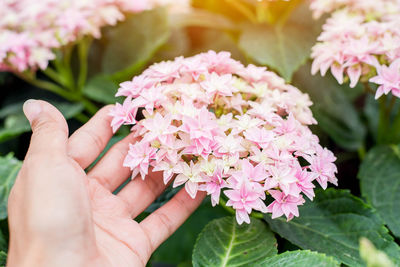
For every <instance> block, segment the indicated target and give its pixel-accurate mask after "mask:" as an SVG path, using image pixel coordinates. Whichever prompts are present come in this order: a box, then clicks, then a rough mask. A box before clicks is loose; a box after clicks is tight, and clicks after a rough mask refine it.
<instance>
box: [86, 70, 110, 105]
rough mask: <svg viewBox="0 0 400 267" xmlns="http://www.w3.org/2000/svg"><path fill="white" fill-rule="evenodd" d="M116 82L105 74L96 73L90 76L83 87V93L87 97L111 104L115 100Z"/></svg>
mask: <svg viewBox="0 0 400 267" xmlns="http://www.w3.org/2000/svg"><path fill="white" fill-rule="evenodd" d="M117 89H118V84H117V83H115V82H113V81H112V80H111V78H110V77H108V76H106V75H97V76H94V77H93V78H91V79H90V80H89V81H88V82H87V83H86V85H85V86H84V87H83V94H84V95H85V96H87V97H88V98H90V99H92V100H95V101H97V102H100V103H103V104H112V103H115V102H116V101H117V99H116V98H115V94H116V93H117Z"/></svg>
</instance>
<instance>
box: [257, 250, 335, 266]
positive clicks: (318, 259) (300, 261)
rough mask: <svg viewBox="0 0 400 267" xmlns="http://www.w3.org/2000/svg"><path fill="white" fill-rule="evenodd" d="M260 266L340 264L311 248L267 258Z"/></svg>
mask: <svg viewBox="0 0 400 267" xmlns="http://www.w3.org/2000/svg"><path fill="white" fill-rule="evenodd" d="M259 266H265V267H267V266H273V267H308V266H310V267H311V266H312V267H335V266H340V265H339V263H338V262H337V261H336V260H335V259H333V258H332V257H328V256H326V255H324V254H320V253H316V252H312V251H309V250H297V251H288V252H285V253H282V254H279V255H276V256H273V257H269V258H266V259H265V260H263V261H262V262H261V263H260V265H259Z"/></svg>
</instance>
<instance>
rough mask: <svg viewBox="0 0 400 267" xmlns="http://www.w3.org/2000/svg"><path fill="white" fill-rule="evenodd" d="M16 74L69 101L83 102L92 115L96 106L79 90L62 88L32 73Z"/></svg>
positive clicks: (95, 110)
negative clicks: (37, 77)
mask: <svg viewBox="0 0 400 267" xmlns="http://www.w3.org/2000/svg"><path fill="white" fill-rule="evenodd" d="M16 75H17V76H18V77H19V78H21V79H22V80H24V81H26V82H28V83H30V84H32V85H34V86H36V87H38V88H42V89H44V90H47V91H50V92H52V93H55V94H57V95H59V96H61V97H63V98H65V99H67V100H69V101H72V102H80V103H82V104H83V106H84V107H85V109H86V110H87V111H88V112H89V114H90V115H94V114H95V113H96V112H97V110H98V108H97V106H96V105H95V104H93V103H92V102H90V101H89V100H87V99H86V98H84V97H83V96H82V95H81V94H80V93H79V92H70V91H66V90H64V89H63V88H62V87H60V86H58V85H57V84H55V83H52V82H48V81H44V80H40V79H36V77H34V76H33V75H26V74H23V73H16Z"/></svg>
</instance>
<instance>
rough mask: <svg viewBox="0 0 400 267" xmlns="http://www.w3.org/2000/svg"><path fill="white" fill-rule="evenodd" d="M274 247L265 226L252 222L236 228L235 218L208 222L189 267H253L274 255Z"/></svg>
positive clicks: (275, 250) (273, 242) (273, 238)
mask: <svg viewBox="0 0 400 267" xmlns="http://www.w3.org/2000/svg"><path fill="white" fill-rule="evenodd" d="M276 247H277V243H276V239H275V237H274V235H273V233H272V232H271V231H270V230H269V229H268V227H267V225H266V224H265V223H264V222H262V221H260V220H256V219H253V220H252V221H251V223H250V224H242V225H238V224H237V223H236V219H235V217H225V218H221V219H216V220H214V221H212V222H210V223H209V224H208V225H207V226H206V227H205V228H204V229H203V231H201V233H200V235H199V237H198V240H197V242H196V245H195V247H194V250H193V266H194V267H197V266H215V267H217V266H254V265H255V264H257V263H259V262H260V261H261V260H263V259H264V258H265V257H268V256H272V255H275V254H277V252H278V250H277V248H276Z"/></svg>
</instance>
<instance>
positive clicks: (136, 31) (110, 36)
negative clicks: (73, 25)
mask: <svg viewBox="0 0 400 267" xmlns="http://www.w3.org/2000/svg"><path fill="white" fill-rule="evenodd" d="M168 36H169V25H168V18H167V12H166V10H165V9H164V8H156V9H153V10H149V11H145V12H141V13H138V14H134V15H130V16H128V17H127V18H126V19H125V20H124V21H123V22H121V23H119V24H118V25H117V26H115V27H110V28H107V30H106V31H105V33H104V38H105V40H106V46H105V50H104V55H103V60H102V67H103V72H104V73H106V74H113V75H112V77H113V79H114V80H115V81H118V82H122V81H124V80H127V79H129V78H131V76H132V75H134V74H136V73H137V72H138V71H139V70H140V69H141V68H142V67H143V66H144V65H145V64H146V63H147V62H148V61H149V60H150V58H151V57H152V56H153V54H154V53H155V52H156V51H157V49H158V48H160V47H161V45H163V44H164V43H165V42H166V41H167V40H168Z"/></svg>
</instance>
